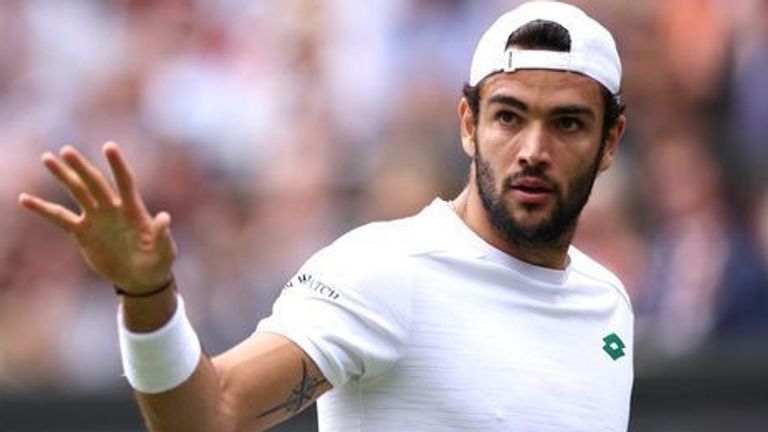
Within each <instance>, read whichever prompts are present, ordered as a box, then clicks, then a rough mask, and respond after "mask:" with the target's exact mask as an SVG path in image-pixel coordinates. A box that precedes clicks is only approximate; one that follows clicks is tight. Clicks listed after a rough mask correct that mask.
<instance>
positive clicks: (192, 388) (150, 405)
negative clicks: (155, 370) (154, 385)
mask: <svg viewBox="0 0 768 432" xmlns="http://www.w3.org/2000/svg"><path fill="white" fill-rule="evenodd" d="M135 394H136V400H137V402H138V405H139V408H140V410H141V413H142V416H143V417H144V420H145V422H146V423H147V427H148V428H149V430H150V431H151V432H171V431H173V432H176V431H179V432H181V431H184V432H198V431H199V432H203V431H205V432H212V431H217V432H218V431H222V432H229V431H233V430H234V426H233V422H232V418H231V416H228V415H227V414H226V412H225V407H224V405H223V403H222V401H223V398H222V397H221V389H220V385H219V379H218V376H217V374H216V371H215V369H214V367H213V364H212V363H211V360H210V359H209V358H208V356H207V355H202V356H200V362H199V364H198V366H197V369H196V370H195V372H194V373H193V374H192V376H191V377H190V378H189V379H188V380H186V381H185V382H184V383H182V384H181V385H179V386H178V387H175V388H173V389H171V390H169V391H165V392H162V393H157V394H149V393H141V392H138V391H137V392H136V393H135Z"/></svg>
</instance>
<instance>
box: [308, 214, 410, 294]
mask: <svg viewBox="0 0 768 432" xmlns="http://www.w3.org/2000/svg"><path fill="white" fill-rule="evenodd" d="M418 218H419V216H418V215H417V216H411V217H407V218H403V219H397V220H392V221H384V222H372V223H369V224H366V225H363V226H360V227H358V228H355V229H353V230H351V231H349V232H347V233H346V234H344V235H342V236H341V237H339V238H338V239H337V240H335V241H334V242H333V243H331V244H329V245H328V246H326V247H324V248H322V249H320V250H319V251H317V252H316V253H315V254H314V255H312V256H311V257H310V258H309V260H307V262H306V263H304V265H303V266H302V269H301V270H300V273H303V274H305V275H306V274H308V275H313V277H316V278H321V279H323V280H324V281H325V282H326V283H328V284H331V285H334V286H337V287H338V288H340V289H342V290H345V289H346V290H358V289H366V288H363V287H369V289H371V287H381V286H382V285H384V286H393V285H395V286H402V285H403V283H404V282H405V281H404V280H403V278H404V277H406V275H407V274H408V273H409V272H408V271H407V270H406V268H407V267H408V266H410V260H409V258H410V257H412V256H413V255H414V254H416V253H418V251H419V250H420V247H419V244H420V243H421V242H420V240H419V239H420V238H421V237H422V236H420V229H419V225H420V223H419V221H418Z"/></svg>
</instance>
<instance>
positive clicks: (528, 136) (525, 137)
mask: <svg viewBox="0 0 768 432" xmlns="http://www.w3.org/2000/svg"><path fill="white" fill-rule="evenodd" d="M518 139H519V140H520V141H519V149H518V153H517V163H518V164H519V165H520V166H522V167H525V166H528V167H530V168H546V167H548V166H549V164H550V162H551V159H550V154H549V146H548V144H547V133H546V130H545V128H544V127H543V126H542V125H539V124H536V123H532V124H530V125H529V126H528V127H527V128H526V129H525V130H524V131H522V132H521V133H520V135H518Z"/></svg>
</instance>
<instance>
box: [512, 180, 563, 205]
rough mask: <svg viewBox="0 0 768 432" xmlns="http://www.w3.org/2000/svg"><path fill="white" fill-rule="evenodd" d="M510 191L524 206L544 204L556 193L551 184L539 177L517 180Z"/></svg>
mask: <svg viewBox="0 0 768 432" xmlns="http://www.w3.org/2000/svg"><path fill="white" fill-rule="evenodd" d="M509 189H510V191H511V192H512V193H513V195H514V197H515V198H516V199H517V200H518V201H520V202H521V203H523V204H543V203H544V202H545V201H546V200H548V199H549V197H550V196H551V195H552V194H553V193H554V191H555V189H554V187H552V185H551V184H550V183H549V182H547V181H546V180H544V179H541V178H538V177H522V178H519V179H516V180H514V181H513V182H512V183H511V185H510V187H509Z"/></svg>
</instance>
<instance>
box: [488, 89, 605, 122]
mask: <svg viewBox="0 0 768 432" xmlns="http://www.w3.org/2000/svg"><path fill="white" fill-rule="evenodd" d="M488 104H489V105H493V104H500V105H506V106H510V107H512V108H516V109H518V110H520V111H522V112H528V111H529V107H528V105H527V104H526V103H525V102H523V101H521V100H520V99H518V98H516V97H514V96H509V95H494V96H491V97H490V98H488ZM550 114H551V115H553V116H562V115H583V116H587V117H590V118H597V114H596V113H595V110H593V109H592V107H590V106H588V105H581V104H572V105H562V106H558V107H555V108H554V109H553V110H552V111H551V113H550Z"/></svg>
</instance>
